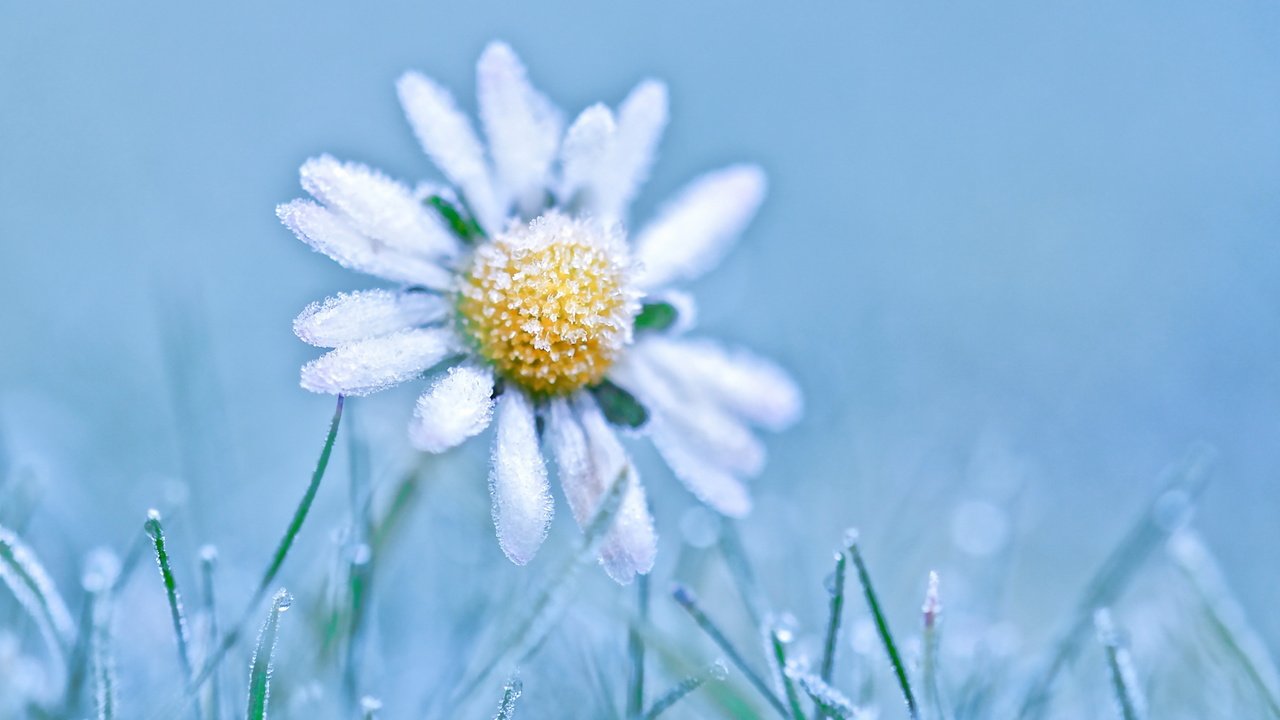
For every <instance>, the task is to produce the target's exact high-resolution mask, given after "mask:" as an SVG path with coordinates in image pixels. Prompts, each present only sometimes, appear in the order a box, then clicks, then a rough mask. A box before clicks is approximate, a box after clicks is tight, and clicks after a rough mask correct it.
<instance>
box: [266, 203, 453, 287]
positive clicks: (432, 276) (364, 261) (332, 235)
mask: <svg viewBox="0 0 1280 720" xmlns="http://www.w3.org/2000/svg"><path fill="white" fill-rule="evenodd" d="M276 215H277V216H278V217H279V218H280V221H281V222H283V223H284V224H285V227H287V228H289V229H290V230H292V231H293V234H294V235H297V236H298V239H300V240H302V241H303V242H305V243H306V244H308V245H310V246H311V247H312V248H314V249H315V250H317V251H319V252H322V253H324V254H325V255H328V256H329V257H331V258H333V260H334V261H335V262H337V263H338V264H339V265H341V266H343V267H345V268H348V269H350V270H356V271H358V272H363V273H368V274H370V275H376V276H377V277H380V278H384V279H386V280H391V281H393V282H400V283H406V284H409V285H421V286H423V287H428V288H431V289H433V290H444V289H448V288H451V287H452V286H453V275H452V274H451V273H449V272H448V271H446V270H445V269H444V268H442V267H440V266H439V265H436V264H434V263H432V262H430V261H428V260H425V259H423V258H421V257H415V256H412V255H407V254H405V253H403V252H399V251H397V250H394V249H392V248H389V247H386V246H385V245H384V244H382V243H381V242H378V241H376V240H372V239H370V238H369V237H367V236H365V235H362V234H360V233H359V232H358V231H357V230H356V229H355V228H354V227H352V226H351V223H350V222H349V221H347V220H346V219H345V218H343V217H341V216H339V215H338V214H336V213H334V212H332V211H331V210H329V209H327V208H324V207H321V206H320V205H317V204H316V203H314V202H311V201H310V200H294V201H292V202H288V203H285V204H284V205H281V206H279V207H277V208H276Z"/></svg>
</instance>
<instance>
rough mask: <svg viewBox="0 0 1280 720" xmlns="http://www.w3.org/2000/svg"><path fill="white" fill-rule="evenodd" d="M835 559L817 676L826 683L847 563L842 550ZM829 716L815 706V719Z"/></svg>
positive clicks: (831, 667) (832, 659)
mask: <svg viewBox="0 0 1280 720" xmlns="http://www.w3.org/2000/svg"><path fill="white" fill-rule="evenodd" d="M835 560H836V567H835V570H833V571H832V573H831V584H830V586H829V587H828V588H827V591H828V592H829V593H830V595H831V607H830V610H829V612H828V613H827V632H826V635H825V636H824V637H823V641H822V664H821V665H820V666H818V677H820V678H822V681H823V682H826V683H829V682H831V673H832V671H833V670H834V669H835V662H836V643H838V642H839V640H840V620H841V617H842V616H843V615H844V576H845V568H846V566H847V564H848V561H847V559H846V556H845V554H844V552H843V551H841V552H837V553H836V556H835ZM815 704H816V701H815ZM829 717H832V715H831V713H830V712H829V711H827V710H825V709H823V708H822V707H821V706H819V707H817V708H816V711H815V718H816V720H823V719H824V718H829Z"/></svg>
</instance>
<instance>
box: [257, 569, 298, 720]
mask: <svg viewBox="0 0 1280 720" xmlns="http://www.w3.org/2000/svg"><path fill="white" fill-rule="evenodd" d="M292 604H293V596H291V595H290V594H289V591H288V590H285V589H284V588H280V589H279V590H278V591H276V594H275V596H274V597H273V598H272V599H271V611H270V612H269V613H267V620H266V622H264V623H262V630H260V631H259V632H258V645H257V647H256V648H255V649H254V651H253V661H252V662H251V663H250V664H249V711H248V714H247V715H246V716H245V717H247V718H248V720H266V717H267V704H268V703H269V701H270V697H271V673H272V671H273V670H274V669H275V668H274V663H275V651H276V639H277V637H278V636H279V634H280V615H281V614H283V613H284V612H285V611H286V610H288V609H289V606H290V605H292Z"/></svg>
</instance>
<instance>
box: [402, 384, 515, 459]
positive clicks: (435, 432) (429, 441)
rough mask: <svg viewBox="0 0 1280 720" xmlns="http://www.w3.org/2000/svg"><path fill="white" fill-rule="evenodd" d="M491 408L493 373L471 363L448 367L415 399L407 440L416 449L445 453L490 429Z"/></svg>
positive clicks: (492, 403)
mask: <svg viewBox="0 0 1280 720" xmlns="http://www.w3.org/2000/svg"><path fill="white" fill-rule="evenodd" d="M493 405H494V402H493V371H492V370H490V369H489V368H487V367H482V366H479V365H475V364H472V363H467V364H463V365H457V366H455V367H451V368H449V371H448V372H447V373H446V374H444V375H441V376H440V377H439V378H437V379H436V381H435V383H433V384H432V385H431V389H430V390H428V391H426V392H425V393H423V394H422V396H421V397H419V398H418V404H417V406H416V407H415V408H414V410H413V422H411V423H410V425H409V439H410V440H411V441H412V442H413V445H414V447H416V448H418V449H419V450H423V451H426V452H431V453H438V452H444V451H445V450H448V449H449V448H452V447H455V446H457V445H459V444H461V443H462V441H463V440H466V439H467V438H469V437H472V436H475V435H478V434H480V433H481V432H482V431H483V430H484V429H485V428H487V427H489V421H490V420H491V419H492V417H493Z"/></svg>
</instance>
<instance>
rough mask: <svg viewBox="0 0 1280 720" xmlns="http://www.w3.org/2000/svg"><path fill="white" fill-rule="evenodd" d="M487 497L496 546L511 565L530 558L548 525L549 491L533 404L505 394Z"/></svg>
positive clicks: (511, 391) (515, 393)
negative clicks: (490, 497)
mask: <svg viewBox="0 0 1280 720" xmlns="http://www.w3.org/2000/svg"><path fill="white" fill-rule="evenodd" d="M497 424H498V431H497V433H496V436H495V438H494V443H493V463H492V467H491V469H490V471H489V492H490V494H491V495H492V496H493V524H494V527H495V528H496V529H497V532H498V544H499V545H501V546H502V551H503V552H504V553H506V555H507V557H508V558H509V559H510V560H511V562H513V563H515V564H517V565H524V564H525V563H527V562H529V561H530V560H532V559H533V556H534V554H535V553H537V552H538V548H539V547H540V546H541V545H542V541H543V540H544V539H545V538H546V537H547V530H548V529H549V528H550V526H551V512H552V506H551V489H550V486H549V485H548V483H547V468H546V465H545V464H544V463H543V461H542V452H541V450H539V448H538V433H537V427H536V422H535V420H534V414H533V403H532V402H531V401H530V400H529V398H528V397H526V396H525V394H524V393H522V392H520V391H519V390H516V389H509V390H508V391H507V392H504V393H503V394H502V397H501V398H500V399H499V400H498V419H497Z"/></svg>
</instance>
